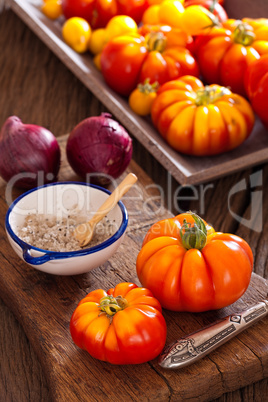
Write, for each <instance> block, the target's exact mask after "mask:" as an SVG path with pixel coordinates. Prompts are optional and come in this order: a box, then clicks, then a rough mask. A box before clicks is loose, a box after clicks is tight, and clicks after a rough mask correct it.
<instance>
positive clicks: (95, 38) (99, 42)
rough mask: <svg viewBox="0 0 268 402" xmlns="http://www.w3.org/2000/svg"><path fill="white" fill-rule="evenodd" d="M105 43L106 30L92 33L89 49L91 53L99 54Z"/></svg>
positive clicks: (97, 30) (101, 29)
mask: <svg viewBox="0 0 268 402" xmlns="http://www.w3.org/2000/svg"><path fill="white" fill-rule="evenodd" d="M105 43H106V31H105V28H98V29H95V30H94V31H92V33H91V37H90V40H89V44H88V48H89V50H90V52H91V53H93V54H98V53H100V52H101V51H102V49H103V47H104V45H105Z"/></svg>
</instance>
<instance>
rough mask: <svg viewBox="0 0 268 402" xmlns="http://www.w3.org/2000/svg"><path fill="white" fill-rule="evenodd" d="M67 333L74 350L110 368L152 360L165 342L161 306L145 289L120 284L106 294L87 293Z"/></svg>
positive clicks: (132, 284) (164, 325)
mask: <svg viewBox="0 0 268 402" xmlns="http://www.w3.org/2000/svg"><path fill="white" fill-rule="evenodd" d="M70 331H71V335H72V338H73V341H74V342H75V344H76V345H77V346H79V347H80V348H82V349H85V350H87V351H88V352H89V353H90V355H91V356H93V357H95V358H96V359H99V360H104V361H107V362H109V363H112V364H138V363H144V362H147V361H149V360H152V359H154V358H155V357H156V356H157V355H158V354H159V353H160V352H161V351H162V349H163V347H164V345H165V341H166V332H167V329H166V322H165V319H164V317H163V315H162V309H161V305H160V303H159V302H158V301H157V300H156V299H155V298H154V297H153V295H152V293H151V291H150V290H148V289H144V288H139V287H138V286H137V285H135V284H134V283H130V282H123V283H120V284H118V285H117V286H116V287H115V288H113V289H110V290H109V291H108V292H107V293H106V292H105V291H104V290H102V289H97V290H94V291H92V292H90V293H89V294H88V295H87V296H86V297H85V298H84V299H82V300H81V301H80V303H79V304H78V306H77V308H76V309H75V311H74V313H73V315H72V317H71V321H70Z"/></svg>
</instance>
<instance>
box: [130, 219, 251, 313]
mask: <svg viewBox="0 0 268 402" xmlns="http://www.w3.org/2000/svg"><path fill="white" fill-rule="evenodd" d="M136 267H137V275H138V278H139V280H140V282H141V284H142V286H146V288H148V289H150V290H151V292H152V293H153V295H154V297H156V298H157V300H159V302H160V303H161V305H162V307H164V308H167V309H169V310H173V311H191V312H201V311H207V310H215V309H220V308H223V307H226V306H228V305H230V304H232V303H234V302H235V301H236V300H238V299H239V298H240V297H241V296H242V295H243V294H244V292H245V291H246V290H247V288H248V286H249V283H250V279H251V273H252V268H253V254H252V250H251V248H250V246H249V245H248V243H247V242H246V241H245V240H243V239H242V238H241V237H239V236H236V235H233V234H229V233H220V232H215V231H214V229H213V228H212V227H211V226H210V225H208V224H207V223H206V222H205V221H203V219H201V218H200V217H199V216H197V215H196V214H193V213H183V214H180V215H178V216H176V217H174V218H171V219H164V220H161V221H159V222H156V223H155V224H154V225H153V226H152V227H151V228H150V229H149V231H148V232H147V234H146V236H145V239H144V241H143V244H142V248H141V250H140V252H139V254H138V257H137V262H136Z"/></svg>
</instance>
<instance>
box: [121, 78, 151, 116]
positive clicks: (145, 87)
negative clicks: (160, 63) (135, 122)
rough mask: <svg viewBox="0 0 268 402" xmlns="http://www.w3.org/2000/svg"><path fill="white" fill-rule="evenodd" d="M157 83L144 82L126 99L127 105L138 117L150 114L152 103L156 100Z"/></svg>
mask: <svg viewBox="0 0 268 402" xmlns="http://www.w3.org/2000/svg"><path fill="white" fill-rule="evenodd" d="M157 89H158V83H157V82H155V83H153V84H150V83H149V80H145V82H144V84H139V85H138V86H137V88H136V89H134V91H132V92H131V94H130V95H129V98H128V103H129V106H130V107H131V109H132V110H133V112H134V113H136V114H138V115H140V116H147V115H149V114H150V113H151V108H152V104H153V101H154V100H155V98H156V92H157Z"/></svg>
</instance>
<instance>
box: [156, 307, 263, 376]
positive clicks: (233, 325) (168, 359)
mask: <svg viewBox="0 0 268 402" xmlns="http://www.w3.org/2000/svg"><path fill="white" fill-rule="evenodd" d="M267 314H268V301H267V300H264V301H262V302H259V303H257V304H255V305H254V306H252V307H250V308H249V309H247V310H245V311H243V312H242V313H238V314H232V315H229V316H228V317H225V318H223V319H222V320H219V321H216V322H214V323H213V324H211V325H209V326H207V327H205V328H202V329H201V330H199V331H197V332H194V333H192V334H190V335H187V336H185V337H183V338H181V339H179V340H177V341H176V342H174V343H173V344H172V345H170V346H168V347H166V348H165V349H164V351H163V352H162V354H161V355H160V357H159V361H158V363H159V364H160V366H161V367H164V368H167V369H175V368H181V367H185V366H188V365H189V364H192V363H194V362H196V361H197V360H199V359H202V358H203V357H204V356H206V355H207V354H208V353H210V352H211V351H212V350H214V349H216V348H217V347H218V346H220V345H222V344H223V343H225V342H227V341H228V340H229V339H231V338H233V337H234V336H236V335H237V334H238V333H239V332H242V331H243V330H244V329H246V328H248V327H249V326H250V325H252V324H253V323H255V322H256V321H258V320H260V319H262V318H264V317H265V316H266V315H267Z"/></svg>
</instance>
